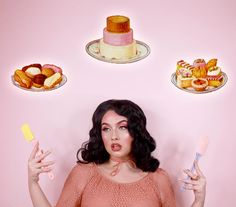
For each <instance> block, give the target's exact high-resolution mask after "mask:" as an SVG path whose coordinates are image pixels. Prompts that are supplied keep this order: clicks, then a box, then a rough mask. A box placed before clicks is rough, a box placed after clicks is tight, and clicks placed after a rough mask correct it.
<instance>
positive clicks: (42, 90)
mask: <svg viewBox="0 0 236 207" xmlns="http://www.w3.org/2000/svg"><path fill="white" fill-rule="evenodd" d="M11 80H12V83H13V84H14V85H15V86H16V87H18V88H20V89H23V90H26V91H33V92H47V91H52V90H55V89H58V88H60V87H61V86H63V85H64V84H65V83H66V81H67V78H66V76H65V75H62V81H61V82H60V83H59V84H57V85H55V86H54V87H53V88H50V89H44V88H36V87H34V86H32V87H31V88H29V89H28V88H24V87H22V86H20V85H19V83H18V82H16V81H15V80H14V76H13V75H12V76H11Z"/></svg>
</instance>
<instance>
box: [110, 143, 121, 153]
mask: <svg viewBox="0 0 236 207" xmlns="http://www.w3.org/2000/svg"><path fill="white" fill-rule="evenodd" d="M121 148H122V146H121V145H120V144H112V145H111V150H112V151H115V152H117V151H120V150H121Z"/></svg>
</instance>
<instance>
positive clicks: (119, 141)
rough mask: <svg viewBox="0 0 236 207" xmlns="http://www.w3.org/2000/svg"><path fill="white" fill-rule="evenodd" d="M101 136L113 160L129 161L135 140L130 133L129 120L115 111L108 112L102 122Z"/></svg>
mask: <svg viewBox="0 0 236 207" xmlns="http://www.w3.org/2000/svg"><path fill="white" fill-rule="evenodd" d="M101 134H102V140H103V143H104V146H105V148H106V150H107V152H108V153H109V154H110V156H111V157H113V158H119V159H129V156H130V152H131V143H132V141H133V138H132V137H131V136H130V133H129V131H128V120H127V118H126V117H124V116H120V115H118V114H117V113H116V112H115V111H112V110H109V111H107V112H106V113H105V114H104V116H103V118H102V122H101Z"/></svg>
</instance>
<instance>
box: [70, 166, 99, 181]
mask: <svg viewBox="0 0 236 207" xmlns="http://www.w3.org/2000/svg"><path fill="white" fill-rule="evenodd" d="M94 165H95V164H93V163H88V164H84V163H77V164H76V165H74V167H73V168H72V170H71V172H70V174H69V177H73V178H74V179H76V178H78V179H80V180H81V178H83V179H85V180H87V179H89V177H91V176H92V175H93V171H94ZM86 178H87V179H86Z"/></svg>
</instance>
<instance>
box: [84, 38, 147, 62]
mask: <svg viewBox="0 0 236 207" xmlns="http://www.w3.org/2000/svg"><path fill="white" fill-rule="evenodd" d="M99 41H100V39H97V40H93V41H91V42H89V43H88V44H87V45H86V52H87V53H88V54H89V55H90V56H92V57H94V58H96V59H98V60H101V61H104V62H108V63H118V64H124V63H132V62H136V61H139V60H142V59H143V58H145V57H147V56H148V55H149V54H150V47H149V46H148V45H147V44H145V43H144V42H141V41H138V40H136V44H137V54H136V56H135V57H133V58H129V59H109V58H105V57H104V56H102V55H101V54H100V51H99Z"/></svg>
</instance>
